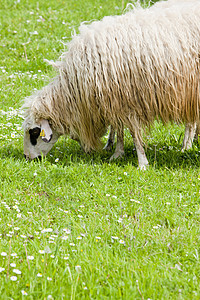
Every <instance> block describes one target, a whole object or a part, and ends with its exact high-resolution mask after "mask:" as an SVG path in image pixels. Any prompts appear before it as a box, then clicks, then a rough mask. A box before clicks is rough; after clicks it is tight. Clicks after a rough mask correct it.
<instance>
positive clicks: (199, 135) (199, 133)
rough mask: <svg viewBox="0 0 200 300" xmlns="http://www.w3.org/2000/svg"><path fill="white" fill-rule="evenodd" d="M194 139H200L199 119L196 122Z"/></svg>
mask: <svg viewBox="0 0 200 300" xmlns="http://www.w3.org/2000/svg"><path fill="white" fill-rule="evenodd" d="M194 138H195V140H197V141H200V121H198V122H197V126H196V133H195V136H194Z"/></svg>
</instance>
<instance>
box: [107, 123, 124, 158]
mask: <svg viewBox="0 0 200 300" xmlns="http://www.w3.org/2000/svg"><path fill="white" fill-rule="evenodd" d="M123 155H124V126H122V127H120V128H118V130H117V144H116V148H115V152H114V154H113V155H112V156H111V158H110V160H114V159H117V158H120V157H122V156H123Z"/></svg>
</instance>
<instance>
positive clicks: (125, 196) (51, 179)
mask: <svg viewBox="0 0 200 300" xmlns="http://www.w3.org/2000/svg"><path fill="white" fill-rule="evenodd" d="M126 3H127V1H120V0H113V1H110V0H97V1H92V0H90V1H87V2H85V1H82V0H80V1H71V0H68V1H61V0H57V1H53V0H49V1H44V0H40V1H37V2H36V1H33V0H32V1H26V0H21V1H11V0H8V1H5V0H3V1H1V11H0V14H1V33H0V37H1V47H0V57H1V65H0V79H1V81H0V99H1V100H0V120H1V121H0V170H1V171H0V174H1V181H0V299H3V300H4V299H24V298H27V299H199V297H200V279H199V274H200V259H199V254H200V246H199V245H200V226H199V225H200V224H199V223H200V222H199V216H200V189H199V187H200V159H199V158H200V154H199V153H200V151H199V144H198V143H194V145H193V148H192V150H190V151H187V152H185V153H181V151H180V149H181V142H182V139H183V134H184V127H183V126H177V125H174V124H170V125H169V126H167V127H163V125H162V124H160V123H155V125H154V127H153V128H152V130H151V132H150V133H148V134H147V136H146V138H145V142H146V153H147V157H148V159H149V162H150V167H149V168H148V170H147V171H145V172H143V171H140V170H138V169H137V165H138V163H137V156H136V151H135V150H134V151H133V143H132V140H131V137H130V134H129V133H128V131H126V132H125V151H126V156H125V157H124V158H123V159H122V160H120V161H117V162H112V163H110V162H109V157H110V154H108V153H105V152H104V151H101V152H99V153H92V154H91V155H86V154H84V153H83V152H82V150H81V149H80V147H79V145H78V144H77V143H76V142H74V141H72V140H70V139H69V138H60V140H59V141H58V142H57V144H56V145H55V146H54V148H53V149H52V151H51V152H50V154H49V155H48V156H47V157H46V158H44V159H43V161H41V162H34V161H32V162H26V161H25V160H24V158H23V132H22V128H21V125H22V121H23V120H22V118H21V116H20V113H19V110H18V109H19V108H20V106H21V104H22V99H23V98H24V97H25V96H27V95H30V94H31V93H32V91H33V90H34V89H35V88H37V89H39V88H40V87H42V86H43V85H45V84H46V83H47V82H48V78H49V77H52V76H54V74H55V73H54V71H53V70H52V69H51V67H49V66H47V65H46V64H45V63H44V61H43V60H44V58H47V59H49V60H51V59H57V58H58V56H59V55H60V53H61V52H62V51H63V49H64V48H65V46H64V45H63V42H66V41H68V40H69V39H70V37H71V31H72V30H73V29H75V30H77V29H78V25H79V24H80V22H82V21H85V20H92V19H101V18H102V17H103V16H104V15H112V14H120V13H121V11H122V9H123V8H124V7H125V6H126ZM105 141H106V138H104V142H105Z"/></svg>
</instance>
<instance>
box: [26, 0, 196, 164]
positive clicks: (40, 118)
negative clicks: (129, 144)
mask: <svg viewBox="0 0 200 300" xmlns="http://www.w3.org/2000/svg"><path fill="white" fill-rule="evenodd" d="M79 30H80V33H79V34H77V35H75V36H73V38H72V40H71V41H70V42H69V44H68V51H67V52H65V53H63V55H62V56H61V58H60V59H59V60H58V61H57V62H55V63H52V65H54V66H55V67H56V68H57V70H58V75H57V77H55V78H54V79H53V80H52V82H51V83H50V84H49V85H47V86H45V87H44V88H42V89H41V90H40V91H38V92H37V93H35V94H34V95H32V96H30V97H27V98H26V99H25V103H24V105H23V109H24V110H25V121H24V154H25V156H26V157H27V158H31V159H33V158H35V157H38V156H40V155H41V154H43V155H46V154H47V153H48V151H49V150H50V149H51V147H52V146H53V144H54V143H55V142H56V141H57V139H58V137H59V136H60V135H63V134H70V135H72V136H74V137H77V139H78V140H79V141H80V143H81V145H82V147H83V148H84V150H85V151H87V152H88V151H90V150H95V149H98V147H99V145H100V139H101V137H102V136H103V135H104V134H105V132H106V129H107V128H108V126H109V125H111V126H112V128H114V129H115V130H117V131H120V130H121V129H122V128H123V126H126V127H127V128H128V129H129V130H130V132H131V134H132V137H133V141H134V143H135V147H136V151H137V154H138V161H139V166H140V167H141V168H145V166H146V165H147V164H148V161H147V158H146V155H145V152H144V149H143V145H142V137H141V134H142V128H144V127H146V126H149V125H150V124H151V123H152V122H153V121H154V120H155V119H158V120H161V121H162V122H163V123H164V124H166V123H167V122H171V121H174V122H176V123H187V124H191V126H193V124H195V123H196V122H198V120H199V108H200V100H199V99H200V97H199V96H200V93H199V57H200V56H199V50H200V0H180V1H179V0H177V1H175V0H169V1H161V2H158V3H156V4H155V5H154V6H152V7H149V8H146V9H143V8H141V6H139V5H137V6H136V7H132V9H131V10H129V11H127V12H126V13H125V14H123V15H121V16H109V17H104V18H103V19H102V20H101V21H95V22H92V23H91V24H86V23H85V24H82V25H81V26H80V28H79Z"/></svg>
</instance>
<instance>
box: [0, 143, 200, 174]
mask: <svg viewBox="0 0 200 300" xmlns="http://www.w3.org/2000/svg"><path fill="white" fill-rule="evenodd" d="M199 146H200V145H199V143H197V142H194V144H193V148H192V149H191V150H188V151H185V152H181V145H180V144H177V143H176V142H173V143H172V144H171V145H168V144H167V143H157V144H156V145H155V144H154V143H148V145H147V146H146V149H145V153H146V156H147V159H148V161H149V165H150V166H153V167H155V168H158V169H159V168H163V167H167V168H169V169H173V168H176V169H177V168H180V167H181V168H188V167H195V168H198V167H200V147H199ZM113 152H114V149H113V150H112V151H111V152H107V151H105V150H101V151H99V152H92V153H90V154H86V153H84V152H83V150H82V149H81V147H80V146H79V144H78V143H77V142H75V141H72V140H70V139H66V140H62V141H58V142H57V143H56V144H55V146H54V147H53V149H52V150H51V151H50V153H49V154H48V155H47V157H46V158H44V159H45V160H47V161H48V162H49V163H55V162H56V161H59V164H62V165H63V166H67V165H69V164H71V163H73V164H74V163H81V164H99V165H101V164H104V163H106V164H114V165H118V166H125V165H127V164H131V165H133V166H134V167H138V159H137V153H136V150H135V148H133V144H132V143H131V141H127V143H125V156H124V157H123V158H121V159H119V160H115V161H111V162H110V157H111V155H112V154H113ZM8 158H13V159H14V160H18V161H22V162H24V155H23V150H22V149H21V148H18V147H17V146H15V145H7V146H3V147H2V148H1V149H0V159H8Z"/></svg>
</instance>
